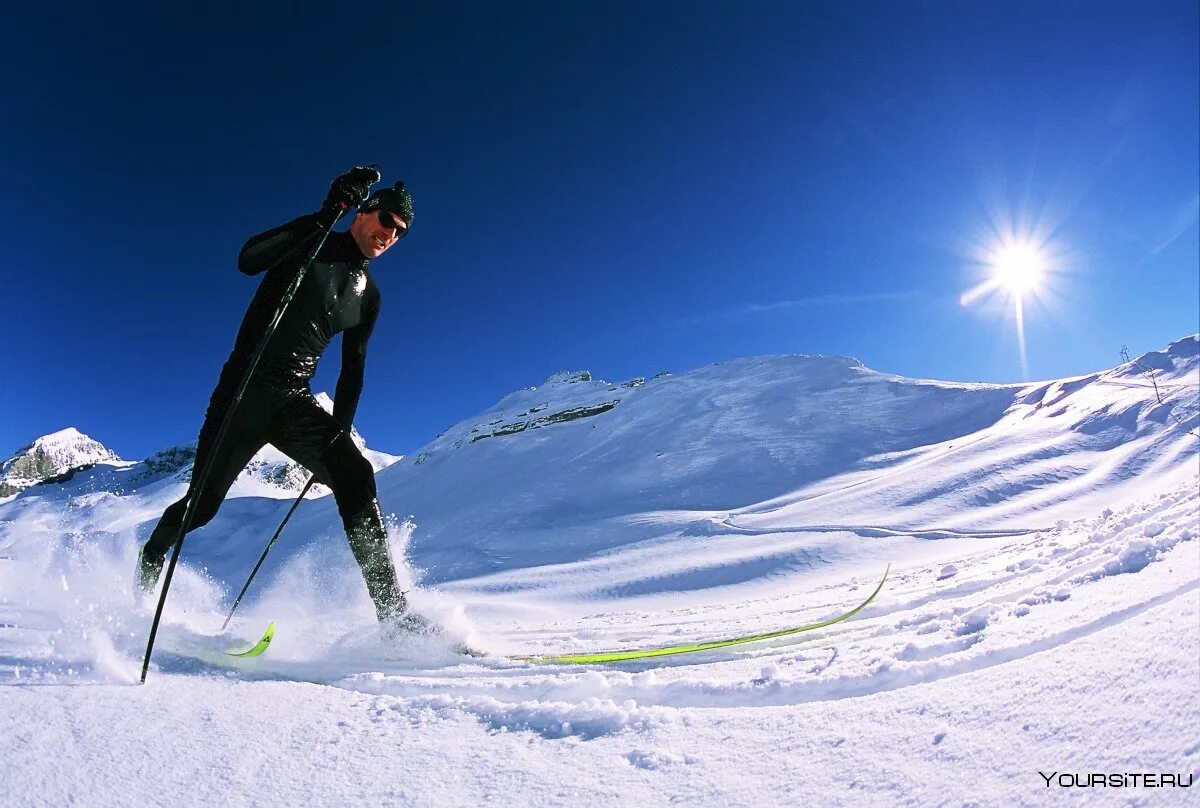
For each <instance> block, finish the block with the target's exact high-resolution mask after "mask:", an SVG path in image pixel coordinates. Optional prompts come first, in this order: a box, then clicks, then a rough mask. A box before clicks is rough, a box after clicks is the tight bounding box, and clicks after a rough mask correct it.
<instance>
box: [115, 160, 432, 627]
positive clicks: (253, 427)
mask: <svg viewBox="0 0 1200 808" xmlns="http://www.w3.org/2000/svg"><path fill="white" fill-rule="evenodd" d="M378 178H379V174H378V172H377V171H376V170H375V169H374V167H371V166H360V167H358V168H355V169H353V170H351V171H348V172H346V173H345V174H342V175H341V176H339V177H337V178H336V179H334V180H333V182H332V183H331V184H330V186H329V193H328V195H327V196H326V198H325V203H324V205H323V206H322V209H321V211H320V212H318V213H314V214H310V215H307V216H301V217H300V218H298V219H296V220H294V221H292V222H289V223H287V224H285V225H282V226H280V227H276V228H274V229H273V230H268V231H266V232H265V233H260V234H259V235H257V236H254V237H253V238H251V239H250V240H249V241H247V242H246V244H245V246H244V247H242V251H241V253H240V254H239V255H238V269H239V270H240V271H241V272H242V273H244V274H246V275H257V274H259V273H264V272H265V275H264V276H263V279H262V282H261V283H260V284H259V286H258V290H257V291H256V292H255V293H254V298H253V299H252V300H251V301H250V306H249V308H248V309H247V310H246V314H245V316H244V317H243V319H242V325H241V328H240V329H239V331H238V335H237V340H236V341H235V343H234V348H233V353H232V354H230V356H229V359H228V361H226V363H225V367H224V368H223V369H222V371H221V376H220V379H219V381H218V382H217V386H216V389H215V390H214V391H213V394H212V398H211V400H210V402H209V405H208V411H207V412H206V413H205V417H204V424H203V426H202V427H201V429H200V437H199V441H198V444H197V447H196V458H195V462H194V464H193V466H192V469H193V471H192V486H191V488H189V491H188V494H187V495H186V496H184V497H183V498H182V499H180V500H179V501H178V502H176V503H174V504H173V505H171V506H170V507H168V508H167V509H166V511H165V512H164V513H163V515H162V518H161V519H160V520H159V522H158V525H157V526H156V527H155V528H154V532H153V533H151V534H150V538H149V539H148V540H147V541H146V543H145V545H143V547H142V549H141V553H140V555H139V558H138V579H139V580H138V584H139V586H140V587H141V589H142V591H144V592H150V591H151V590H152V589H153V588H154V586H155V584H156V583H157V582H158V578H159V576H160V574H161V573H162V568H163V562H164V560H165V558H166V554H167V551H168V550H170V549H171V547H172V546H174V544H175V542H176V540H177V539H179V531H180V528H181V527H182V523H183V518H184V514H185V512H186V510H187V503H188V498H189V497H191V496H196V497H198V498H199V499H198V501H197V503H196V506H195V514H194V519H193V521H192V524H191V525H190V527H189V530H195V529H196V528H198V527H202V526H203V525H205V524H207V523H208V522H209V520H211V519H212V518H213V516H215V515H216V512H217V509H218V508H219V507H220V505H221V502H222V501H223V500H224V498H225V494H226V493H227V492H228V491H229V488H230V486H231V485H233V482H234V480H235V479H237V476H238V474H239V473H240V472H241V470H242V468H243V467H245V465H246V463H247V462H249V460H250V458H252V457H253V456H254V454H255V453H256V452H257V451H258V450H259V449H260V448H262V447H263V446H264V445H265V444H267V443H270V444H272V445H274V446H275V447H276V448H278V449H279V450H280V451H282V452H283V453H284V454H286V455H288V456H289V457H291V458H292V459H293V460H295V461H296V462H298V463H300V464H301V465H303V466H305V467H306V468H308V469H309V471H311V472H312V473H313V475H314V476H315V478H316V480H317V481H318V482H320V483H323V484H325V485H327V486H329V487H330V488H331V489H333V496H334V499H335V500H336V502H337V507H338V513H339V514H340V515H341V517H342V524H343V526H344V527H345V529H346V537H347V539H349V542H350V550H351V552H352V553H353V555H354V559H355V561H357V562H358V565H359V566H360V567H361V568H362V574H363V578H364V579H365V580H366V584H367V591H368V593H369V594H370V596H371V600H372V601H373V602H374V604H375V612H376V614H377V616H378V618H379V620H380V621H381V622H384V621H388V620H389V619H395V618H398V617H399V615H401V614H403V613H404V611H405V607H406V603H405V597H404V593H403V592H402V591H401V589H400V586H399V583H398V582H397V580H396V571H395V569H394V567H393V566H392V560H391V555H390V553H389V551H388V543H387V531H386V530H385V528H384V524H383V516H382V514H381V512H380V508H379V502H378V500H377V499H376V493H375V476H374V469H372V467H371V464H370V462H368V461H367V459H366V458H364V457H363V456H362V453H361V452H360V451H359V450H358V447H357V446H355V445H354V442H353V441H352V440H351V439H350V427H351V424H352V423H353V422H354V412H355V410H356V409H357V408H358V399H359V395H360V393H361V392H362V385H363V370H364V367H365V365H366V358H367V341H368V340H369V339H370V337H371V331H372V329H374V327H375V319H376V317H377V316H378V315H379V301H380V296H379V288H378V287H377V286H376V285H375V281H374V280H373V279H372V278H371V274H370V272H369V270H368V264H369V262H370V260H371V259H373V258H378V257H379V256H380V255H383V253H385V252H387V250H389V249H390V248H391V247H392V245H394V244H395V243H396V242H397V241H398V240H399V239H401V238H404V236H406V235H407V234H408V227H409V225H410V224H411V223H412V219H413V206H412V197H411V196H410V195H409V193H408V191H407V190H406V189H405V188H404V183H403V182H398V183H396V184H395V186H394V187H392V188H383V189H380V190H378V191H375V192H374V193H372V194H370V195H369V196H368V192H369V190H370V185H371V183H372V182H375V181H377V180H378ZM353 205H358V206H359V208H358V213H357V214H356V215H355V217H354V221H353V222H352V223H351V225H350V228H349V230H347V231H342V232H332V233H330V234H329V237H328V239H327V240H326V241H325V244H324V245H323V246H322V247H321V249H320V251H319V252H318V253H317V255H316V258H315V260H314V261H313V262H312V265H311V266H310V267H309V269H308V271H307V272H306V273H305V275H304V279H303V281H302V283H301V284H300V287H299V289H298V290H297V292H296V295H295V297H293V298H292V300H291V303H290V304H289V305H288V307H287V309H286V310H285V312H284V314H283V318H282V319H281V320H280V321H279V324H278V326H277V328H276V330H275V332H274V334H273V335H272V336H271V338H270V340H269V341H268V343H267V346H266V349H265V351H264V353H263V355H262V358H261V359H260V360H259V363H258V365H257V367H256V369H255V370H254V373H253V377H252V378H251V380H250V382H249V385H248V387H247V388H246V392H245V394H244V396H243V397H242V399H241V402H240V403H239V404H238V405H237V409H236V412H235V414H234V416H233V420H232V423H231V425H230V427H229V431H228V432H227V434H226V436H225V440H224V442H223V443H222V444H221V445H220V446H219V447H214V445H213V444H214V443H215V441H216V437H217V433H218V432H219V430H220V425H221V422H222V420H223V419H224V418H225V413H226V411H227V410H228V408H229V406H230V404H231V403H232V401H233V398H234V396H235V395H236V391H237V388H238V385H239V384H240V383H241V381H242V377H243V375H244V374H245V371H246V368H247V366H248V365H249V363H250V360H251V358H252V357H253V355H254V352H255V349H256V348H257V346H258V344H259V342H260V340H261V338H262V336H263V334H264V333H265V332H266V330H267V328H268V326H269V324H270V322H271V320H272V318H273V317H274V315H275V313H276V311H277V309H278V308H279V304H280V300H281V298H282V296H283V295H284V293H285V291H286V289H287V288H288V286H289V285H290V284H291V283H292V282H293V280H294V279H295V277H296V274H297V272H298V271H299V269H300V265H301V263H302V262H303V261H304V259H305V258H306V257H307V255H308V253H309V252H310V251H311V249H312V246H313V245H314V244H315V241H316V239H317V238H319V237H320V234H321V232H322V229H323V225H322V224H321V222H322V221H325V222H328V221H330V220H332V219H333V218H334V215H335V214H336V210H335V208H341V209H345V208H348V207H350V206H353ZM338 333H341V334H342V367H341V373H340V375H339V377H338V382H337V390H336V393H335V396H334V403H333V414H332V415H330V414H329V413H327V412H326V411H325V410H323V409H322V408H321V406H320V405H319V404H317V402H316V400H315V399H314V398H313V394H312V390H311V389H310V387H309V381H310V380H311V378H312V375H313V373H314V372H315V370H316V367H317V361H318V360H319V359H320V358H321V354H322V353H324V351H325V348H326V346H328V345H329V342H330V341H331V340H332V339H333V336H334V335H335V334H338ZM214 448H215V449H216V454H215V456H213V457H212V468H211V469H210V471H209V474H208V479H207V481H206V483H205V485H204V489H203V490H201V491H196V490H194V489H195V486H196V483H197V475H199V474H200V469H202V468H203V467H204V464H205V463H206V462H207V461H208V459H209V455H210V454H212V452H213V451H214Z"/></svg>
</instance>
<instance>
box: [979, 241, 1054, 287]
mask: <svg viewBox="0 0 1200 808" xmlns="http://www.w3.org/2000/svg"><path fill="white" fill-rule="evenodd" d="M992 271H993V272H994V273H995V278H996V280H997V281H999V283H1000V285H1001V286H1002V287H1004V288H1005V289H1007V290H1008V291H1009V292H1010V293H1011V294H1013V295H1014V296H1023V295H1025V294H1026V293H1027V292H1036V291H1037V289H1038V287H1039V286H1040V285H1041V282H1042V275H1043V273H1044V272H1045V271H1046V259H1045V258H1044V257H1043V256H1042V254H1041V253H1040V252H1039V251H1038V248H1037V246H1036V245H1034V244H1032V243H1023V244H1012V245H1009V246H1007V247H1004V248H1002V249H1001V250H999V251H998V252H997V254H996V257H995V262H994V263H993V264H992Z"/></svg>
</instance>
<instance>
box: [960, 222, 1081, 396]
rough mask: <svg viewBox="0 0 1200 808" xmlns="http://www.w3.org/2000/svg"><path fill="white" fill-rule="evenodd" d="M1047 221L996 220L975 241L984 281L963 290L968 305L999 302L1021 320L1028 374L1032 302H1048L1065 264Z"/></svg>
mask: <svg viewBox="0 0 1200 808" xmlns="http://www.w3.org/2000/svg"><path fill="white" fill-rule="evenodd" d="M1050 232H1051V231H1050V229H1049V228H1046V227H1041V228H1037V227H1033V228H1029V227H1018V226H1016V225H1014V224H1013V223H1011V222H1004V221H1001V222H993V226H992V228H991V230H990V232H989V233H987V234H986V235H987V237H986V238H981V239H979V240H976V241H975V242H974V243H973V244H972V245H971V253H972V254H973V256H974V258H975V268H974V269H975V271H977V272H978V273H979V275H980V276H981V278H980V281H979V283H977V284H976V285H975V286H973V287H971V288H970V289H968V290H967V291H965V292H963V293H962V295H961V296H960V297H959V302H960V303H961V304H962V305H963V306H972V305H975V304H980V303H993V304H998V305H996V306H988V308H989V309H998V310H999V311H1000V312H1002V313H1005V315H1006V316H1007V317H1010V318H1011V319H1012V321H1013V323H1014V324H1015V326H1016V331H1017V343H1018V347H1019V350H1020V359H1021V371H1022V373H1023V374H1024V375H1025V376H1026V378H1028V375H1029V361H1028V355H1027V352H1026V348H1025V314H1026V309H1027V307H1030V306H1035V307H1037V308H1038V309H1040V310H1045V309H1046V308H1047V303H1048V302H1050V300H1049V299H1050V298H1051V297H1053V296H1054V295H1055V289H1054V287H1055V285H1056V282H1057V280H1058V279H1057V277H1056V276H1057V275H1058V273H1059V271H1060V270H1061V268H1062V266H1063V261H1064V258H1063V255H1064V254H1063V252H1062V245H1061V244H1058V243H1056V242H1055V241H1053V240H1051V238H1050V235H1049V233H1050Z"/></svg>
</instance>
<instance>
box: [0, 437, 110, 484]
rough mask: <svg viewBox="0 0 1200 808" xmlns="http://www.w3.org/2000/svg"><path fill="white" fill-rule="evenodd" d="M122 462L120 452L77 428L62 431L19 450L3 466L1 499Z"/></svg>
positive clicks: (0, 473)
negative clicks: (101, 465) (81, 471)
mask: <svg viewBox="0 0 1200 808" xmlns="http://www.w3.org/2000/svg"><path fill="white" fill-rule="evenodd" d="M119 462H121V458H120V457H118V456H117V454H116V452H114V451H112V450H111V449H109V448H107V447H106V446H104V444H102V443H100V442H99V441H97V440H94V439H93V438H91V437H89V436H88V435H85V434H83V433H82V432H80V431H79V430H78V429H76V428H75V427H67V428H66V429H60V430H59V431H57V432H51V433H50V434H49V435H43V436H42V437H40V438H38V439H37V440H35V441H34V442H33V443H31V444H29V445H28V446H24V447H22V448H20V449H18V450H17V451H16V453H14V454H13V456H12V457H10V458H9V459H8V460H6V461H4V463H3V464H2V465H0V497H7V496H11V495H13V494H15V493H17V492H18V491H21V490H22V489H25V488H28V487H29V486H31V485H35V484H36V483H39V482H42V481H43V480H47V479H52V478H54V477H57V476H60V475H63V474H67V473H69V472H72V471H76V470H78V469H81V468H89V467H91V466H94V465H95V464H97V463H119Z"/></svg>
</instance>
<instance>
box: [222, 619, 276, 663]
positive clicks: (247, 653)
mask: <svg viewBox="0 0 1200 808" xmlns="http://www.w3.org/2000/svg"><path fill="white" fill-rule="evenodd" d="M273 639H275V621H274V620H272V621H271V624H270V625H269V626H267V630H266V631H264V632H263V635H262V638H261V639H260V640H259V641H258V642H256V643H255V644H254V645H252V646H250V647H249V648H246V649H243V650H241V651H235V650H233V649H230V650H228V651H226V652H225V653H226V654H228V655H229V656H233V657H242V658H244V659H248V658H250V657H256V656H262V654H263V653H264V652H265V651H266V650H267V648H268V647H269V646H270V645H271V640H273Z"/></svg>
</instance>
